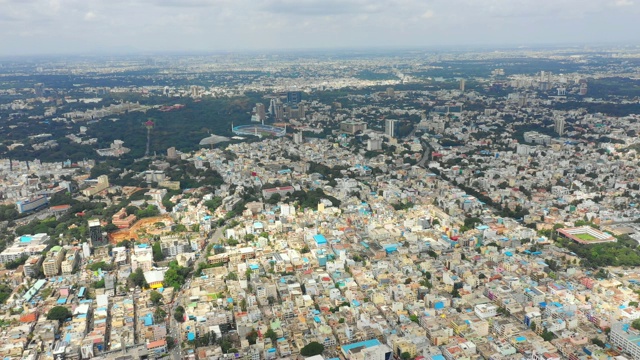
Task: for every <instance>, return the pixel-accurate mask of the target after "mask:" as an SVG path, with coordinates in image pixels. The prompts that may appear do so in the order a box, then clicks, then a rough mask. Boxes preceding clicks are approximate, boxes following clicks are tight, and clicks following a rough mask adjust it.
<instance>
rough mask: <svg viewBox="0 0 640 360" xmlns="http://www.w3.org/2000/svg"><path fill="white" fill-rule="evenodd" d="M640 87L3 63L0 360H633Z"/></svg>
mask: <svg viewBox="0 0 640 360" xmlns="http://www.w3.org/2000/svg"><path fill="white" fill-rule="evenodd" d="M639 71H640V52H638V51H637V49H629V48H607V49H598V50H589V49H568V50H558V49H539V50H531V49H529V50H522V49H517V50H501V51H492V52H488V51H487V52H481V51H477V52H466V53H457V52H451V53H446V52H437V53H428V52H416V51H407V52H402V51H399V52H397V53H376V52H372V53H356V54H352V53H349V52H345V53H339V54H338V55H333V56H324V55H320V54H315V53H312V54H306V53H301V54H293V53H283V54H279V55H278V56H276V55H270V54H264V55H258V56H257V55H255V54H250V55H238V54H232V55H216V56H195V55H194V56H189V57H179V56H177V55H176V56H169V55H166V56H154V57H151V56H149V57H123V58H121V59H118V60H117V61H116V60H113V59H109V60H104V61H102V60H98V59H93V58H86V59H85V58H76V59H73V60H70V59H65V60H60V59H57V58H42V59H39V60H37V61H35V60H34V61H32V62H22V61H18V60H12V59H6V60H0V199H1V200H2V205H1V206H0V229H1V230H0V250H1V252H0V264H2V265H1V266H0V267H1V268H2V270H0V303H1V305H0V313H2V314H3V315H2V316H1V317H0V356H1V357H2V358H3V359H23V360H74V359H78V360H80V359H105V360H106V359H113V360H137V359H154V358H162V357H167V358H171V359H172V360H197V359H207V360H214V359H251V360H261V359H267V360H268V359H312V360H321V359H349V360H369V359H380V360H388V359H392V358H393V359H403V360H408V359H416V360H419V359H426V360H442V359H446V360H471V359H492V360H507V359H510V360H521V359H527V360H528V359H531V360H556V359H558V360H559V359H570V360H586V359H599V360H605V359H617V360H623V359H640V305H639V302H640V298H639V294H640V268H639V267H638V266H639V265H640V209H639V208H640V180H639V179H640V173H639V171H638V165H639V164H640V162H639V161H640V157H639V155H638V151H640V141H638V132H639V131H640V121H639V120H640V78H639V77H638V72H639Z"/></svg>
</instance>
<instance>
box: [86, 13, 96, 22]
mask: <svg viewBox="0 0 640 360" xmlns="http://www.w3.org/2000/svg"><path fill="white" fill-rule="evenodd" d="M95 18H96V13H94V12H93V11H89V12H88V13H86V14H84V20H85V21H91V20H93V19H95Z"/></svg>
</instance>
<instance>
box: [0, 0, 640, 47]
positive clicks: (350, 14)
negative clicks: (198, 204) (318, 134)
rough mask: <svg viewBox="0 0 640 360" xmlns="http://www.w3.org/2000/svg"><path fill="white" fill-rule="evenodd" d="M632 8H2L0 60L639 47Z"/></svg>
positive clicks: (325, 3)
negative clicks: (537, 46) (48, 56)
mask: <svg viewBox="0 0 640 360" xmlns="http://www.w3.org/2000/svg"><path fill="white" fill-rule="evenodd" d="M638 34H640V0H0V55H23V54H50V53H78V52H82V53H90V52H94V51H101V52H108V51H128V52H130V51H183V50H185V51H189V50H193V51H201V50H204V51H219V50H242V49H292V48H304V49H309V48H333V47H341V48H344V47H358V48H361V47H389V46H394V47H414V46H426V47H429V46H441V45H476V44H478V45H485V44H486V45H531V44H557V43H591V42H594V43H595V42H597V43H603V42H615V43H620V42H634V43H638V40H640V39H639V35H638Z"/></svg>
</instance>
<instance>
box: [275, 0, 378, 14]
mask: <svg viewBox="0 0 640 360" xmlns="http://www.w3.org/2000/svg"><path fill="white" fill-rule="evenodd" d="M383 7H384V5H383V3H382V2H381V1H378V0H298V1H296V0H268V1H266V2H265V3H264V4H263V9H264V10H266V11H268V12H271V13H276V14H290V15H305V16H326V15H347V14H361V13H376V12H380V11H382V9H383Z"/></svg>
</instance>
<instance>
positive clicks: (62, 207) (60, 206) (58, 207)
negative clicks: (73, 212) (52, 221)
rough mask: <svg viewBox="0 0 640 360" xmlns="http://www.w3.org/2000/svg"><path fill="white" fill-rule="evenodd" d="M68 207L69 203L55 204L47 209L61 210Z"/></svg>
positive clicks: (69, 206)
mask: <svg viewBox="0 0 640 360" xmlns="http://www.w3.org/2000/svg"><path fill="white" fill-rule="evenodd" d="M69 208H71V205H68V204H67V205H55V206H50V207H49V210H52V211H62V210H68V209H69Z"/></svg>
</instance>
